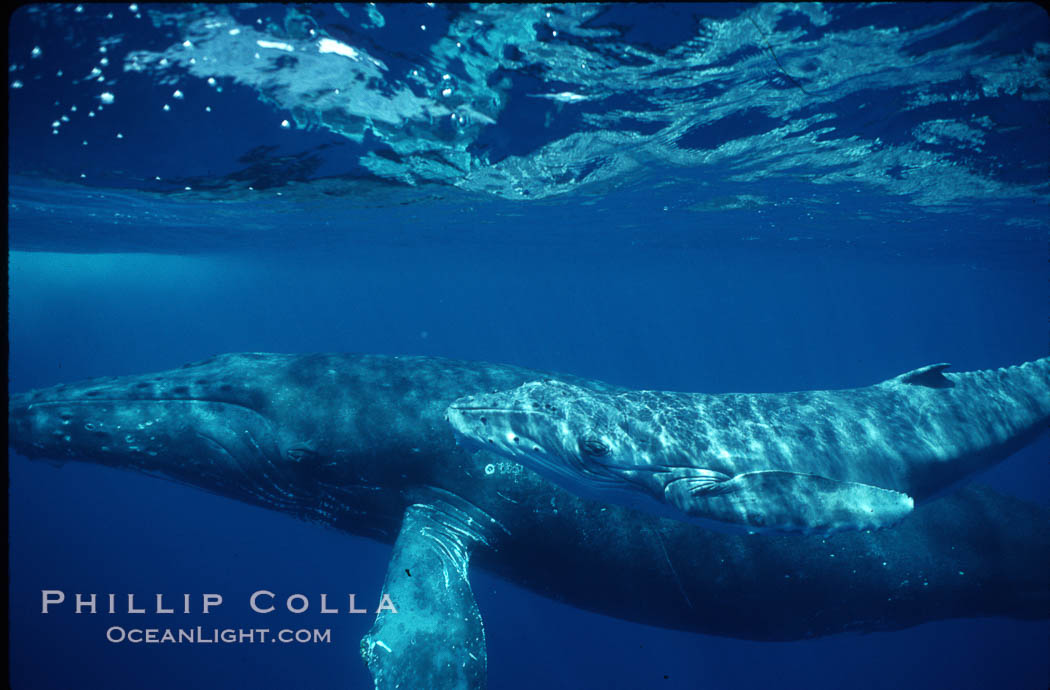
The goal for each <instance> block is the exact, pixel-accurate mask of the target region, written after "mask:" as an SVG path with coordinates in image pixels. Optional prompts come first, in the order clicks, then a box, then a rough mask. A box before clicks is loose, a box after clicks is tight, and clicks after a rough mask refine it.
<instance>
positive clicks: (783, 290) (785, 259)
mask: <svg viewBox="0 0 1050 690" xmlns="http://www.w3.org/2000/svg"><path fill="white" fill-rule="evenodd" d="M9 50H10V53H9V69H8V72H9V74H8V83H9V96H10V98H9V122H10V134H9V140H8V145H9V168H8V172H9V205H8V221H9V250H10V254H9V285H10V299H9V313H10V321H9V327H10V330H9V343H10V359H9V385H10V389H11V390H12V391H22V390H26V389H29V388H34V387H41V386H48V385H52V384H56V383H60V382H70V381H76V380H80V379H83V378H88V377H94V376H104V375H121V374H136V373H143V372H148V371H154V370H163V369H169V368H173V367H175V366H178V365H180V364H182V363H184V362H189V361H196V360H200V359H203V358H205V357H208V356H211V355H213V354H217V353H223V352H235V351H257V352H304V353H305V352H339V351H346V352H371V353H386V354H422V355H433V356H443V357H453V358H460V359H468V360H482V361H493V362H506V363H513V364H519V365H523V366H528V367H533V368H537V369H545V370H554V371H564V372H571V373H574V374H578V375H582V376H586V377H591V378H597V379H602V380H607V381H611V382H615V383H617V384H620V385H624V386H629V387H633V388H649V389H667V390H685V391H707V392H720V391H786V390H798V389H806V388H839V387H851V386H862V385H868V384H871V383H874V382H876V381H879V380H882V379H885V378H888V377H890V376H894V375H896V374H899V373H901V372H904V371H907V370H910V369H914V368H916V367H918V366H921V365H925V364H931V363H935V362H951V363H952V364H953V366H954V367H955V368H956V369H957V370H960V371H963V370H969V369H979V368H990V367H998V366H1004V365H1007V364H1013V363H1018V362H1021V361H1025V360H1030V359H1033V358H1036V357H1040V356H1044V355H1046V353H1047V347H1048V330H1047V329H1048V326H1047V324H1048V321H1050V303H1048V301H1047V279H1048V272H1047V260H1048V258H1050V256H1048V251H1047V247H1048V234H1047V230H1048V227H1050V218H1048V213H1047V201H1048V183H1047V178H1046V163H1047V160H1048V158H1050V132H1048V129H1047V124H1046V123H1047V117H1048V115H1050V88H1048V86H1050V84H1048V81H1047V76H1046V75H1047V73H1048V72H1047V68H1048V66H1050V21H1048V19H1047V16H1046V14H1045V13H1044V12H1043V11H1042V10H1041V9H1040V8H1038V7H1036V6H1034V5H1013V4H996V5H977V4H951V3H937V4H929V5H919V4H906V5H902V6H888V5H874V6H860V5H828V6H822V5H818V4H803V5H774V4H760V5H728V4H727V5H711V4H703V5H664V6H661V5H645V6H642V5H627V4H622V5H520V6H519V5H490V6H481V7H473V6H465V5H464V6H460V5H455V6H452V5H440V4H439V5H435V6H429V5H385V4H376V5H310V6H305V5H304V6H286V5H252V6H248V5H245V6H239V5H207V6H196V7H191V6H182V5H178V6H163V5H146V4H143V5H135V4H131V5H126V4H122V5H116V4H113V5H107V4H85V5H82V6H79V5H71V4H68V5H32V6H26V7H23V8H21V9H19V10H18V11H17V12H16V13H15V14H14V15H13V17H12V20H11V24H10V27H9ZM1048 450H1050V443H1048V442H1047V440H1046V439H1042V440H1040V441H1039V442H1037V443H1036V444H1034V445H1032V446H1030V447H1028V448H1026V449H1024V450H1023V451H1021V452H1019V453H1018V454H1016V455H1015V456H1014V457H1012V458H1011V459H1010V460H1008V461H1007V462H1005V463H1003V464H1002V465H1000V466H998V467H996V468H994V469H993V470H991V471H989V472H987V473H986V474H985V475H984V476H982V477H981V478H980V481H981V482H984V483H986V484H989V485H991V486H993V487H995V488H997V489H999V490H1001V491H1003V492H1006V493H1010V494H1013V495H1016V496H1019V497H1021V498H1023V499H1026V500H1029V501H1033V502H1037V503H1040V504H1044V505H1045V504H1046V503H1047V501H1048V500H1050V473H1048V471H1047V465H1046V458H1047V453H1048ZM9 499H10V504H9V505H10V507H9V511H10V525H11V526H10V533H9V539H10V552H9V553H10V564H11V566H10V567H11V580H10V604H11V619H10V633H11V642H10V644H11V658H12V664H11V681H12V685H13V686H14V687H18V688H23V687H25V688H30V687H31V688H68V687H83V688H93V687H111V688H124V687H127V688H140V687H151V688H175V687H180V688H182V687H187V686H192V687H200V688H220V687H228V686H230V685H232V684H244V685H246V686H256V687H267V688H269V687H275V688H276V687H282V688H299V687H302V688H316V687H329V686H339V687H349V688H366V687H371V681H370V679H369V676H368V673H367V669H366V668H365V666H364V664H363V663H362V662H361V659H360V656H359V653H358V641H359V640H360V638H361V636H362V635H363V634H364V633H365V631H366V630H367V629H368V627H369V626H370V625H371V623H372V620H371V619H372V617H371V616H352V615H339V616H327V617H324V618H323V619H322V618H320V617H319V616H313V617H308V618H309V619H308V620H307V618H305V617H304V616H299V617H296V616H292V615H290V614H285V615H283V616H280V615H277V614H275V615H274V617H273V619H272V620H270V621H268V623H270V624H271V625H272V627H276V626H277V625H278V624H282V625H283V624H285V623H288V624H289V625H292V624H294V625H297V626H298V625H300V624H304V621H306V622H305V624H306V625H309V626H323V627H330V628H331V629H332V642H331V644H318V645H276V646H265V647H263V646H260V645H212V646H207V645H195V646H189V645H129V644H112V643H109V642H107V641H106V639H105V634H104V632H105V629H106V628H107V627H108V626H109V625H111V624H112V621H118V622H120V623H122V624H123V623H127V622H129V619H132V618H133V616H127V615H124V616H119V615H118V616H114V617H107V616H104V615H96V616H90V615H80V616H76V615H72V614H68V613H54V614H48V615H46V616H45V615H42V614H41V612H40V590H42V589H61V590H64V591H66V592H69V593H72V592H134V593H138V594H140V595H141V596H142V597H149V596H151V595H152V594H153V593H156V592H169V593H176V594H178V593H183V592H190V593H201V592H219V593H222V594H223V595H224V597H226V598H227V600H228V601H230V602H234V601H240V600H242V599H244V598H245V597H246V596H247V594H248V593H250V592H252V591H255V590H257V589H260V588H266V589H269V590H272V591H274V592H280V593H283V594H290V593H294V592H302V593H306V594H309V595H311V596H313V595H315V594H316V595H319V594H320V593H323V592H338V593H341V592H347V591H353V592H359V593H361V599H365V600H368V599H370V598H371V597H372V593H375V592H378V591H379V590H380V587H381V585H382V581H383V576H384V573H385V570H386V562H387V558H388V557H389V553H390V547H389V546H388V545H384V544H379V543H375V542H372V541H368V540H365V539H363V538H359V537H353V536H349V535H346V534H342V533H338V532H335V531H333V530H327V529H323V528H320V527H317V526H316V525H310V524H306V523H301V522H298V521H296V520H294V519H292V518H290V517H286V516H283V515H281V514H279V513H276V512H269V511H266V510H263V509H261V508H256V507H252V506H248V505H244V504H241V503H237V502H234V501H232V500H230V499H226V498H222V497H219V496H213V495H210V494H207V493H204V492H201V491H199V490H196V489H194V488H192V487H186V486H181V485H177V484H174V483H169V482H164V481H161V480H159V479H156V478H152V477H146V476H142V475H136V474H132V473H125V472H120V471H116V470H112V469H107V468H103V467H99V466H95V465H89V464H81V463H76V462H70V463H66V464H64V465H62V466H57V465H53V464H49V463H45V462H37V461H34V462H30V461H29V460H27V459H25V458H23V457H21V456H18V455H16V454H13V453H12V454H11V456H10V492H9ZM990 557H992V555H990ZM557 565H558V564H555V563H552V564H549V567H551V568H556V567H557ZM472 579H473V582H474V590H475V593H476V596H477V598H478V603H479V606H480V608H481V611H482V614H483V616H484V619H485V622H486V633H487V637H488V649H489V685H490V687H492V688H533V687H549V688H624V689H628V688H650V687H653V688H759V687H762V688H765V687H770V686H777V687H808V688H829V689H830V688H842V687H854V688H902V687H903V688H913V687H914V688H926V687H931V688H987V687H1009V688H1042V687H1045V686H1046V685H1047V681H1048V673H1050V661H1048V655H1047V648H1046V640H1047V635H1048V633H1050V626H1048V625H1047V623H1046V622H1045V620H1044V621H1040V622H1023V621H1014V620H1003V619H953V620H946V621H936V622H930V623H926V624H924V625H920V626H917V627H915V628H911V629H907V630H902V631H897V632H887V633H872V634H845V635H838V636H832V637H826V638H820V639H815V640H808V641H803V642H792V643H761V642H751V641H744V640H732V639H726V638H719V637H712V636H705V635H699V634H693V633H685V632H678V631H670V630H663V629H659V628H654V627H650V626H644V625H639V624H636V623H631V622H628V621H622V620H619V619H615V618H609V617H605V616H600V615H597V614H594V613H590V612H586V611H582V610H579V609H576V608H573V607H571V606H568V605H565V604H561V603H557V602H553V601H550V600H548V599H545V598H542V597H540V596H538V595H536V594H533V593H531V592H528V591H525V590H523V589H520V588H517V587H515V586H513V585H510V584H508V583H505V582H503V581H501V580H499V579H497V578H495V577H492V576H490V575H488V574H486V573H484V572H476V573H475V574H474V575H473V578H472ZM1047 586H1048V588H1050V582H1048V585H1047ZM594 587H595V588H601V587H602V582H601V573H595V581H594ZM241 611H242V609H241V608H240V607H237V608H235V607H234V606H233V605H228V606H226V607H224V608H223V609H221V610H220V611H219V612H216V613H213V614H209V615H207V616H204V615H202V614H199V613H198V614H191V615H188V616H187V617H186V620H187V621H189V624H190V625H207V626H219V627H222V626H246V625H251V624H255V623H257V621H255V620H245V616H243V615H241ZM131 622H134V621H131ZM182 622H183V623H185V622H186V621H182ZM761 625H762V622H761V621H755V626H756V628H760V627H761Z"/></svg>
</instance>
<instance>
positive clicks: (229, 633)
mask: <svg viewBox="0 0 1050 690" xmlns="http://www.w3.org/2000/svg"><path fill="white" fill-rule="evenodd" d="M106 639H107V640H109V641H110V642H113V643H116V644H119V643H131V644H258V643H265V642H281V643H284V644H329V643H330V642H331V641H332V631H331V630H330V629H328V628H324V629H317V628H312V629H308V628H300V629H298V630H288V629H282V630H277V631H271V630H270V629H269V628H221V629H220V628H204V627H202V626H197V627H195V628H123V627H121V626H119V625H114V626H113V627H111V628H109V629H108V630H106Z"/></svg>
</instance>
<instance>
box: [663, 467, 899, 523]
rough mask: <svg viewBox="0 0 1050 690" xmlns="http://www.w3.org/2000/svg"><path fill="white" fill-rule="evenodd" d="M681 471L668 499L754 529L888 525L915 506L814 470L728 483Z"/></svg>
mask: <svg viewBox="0 0 1050 690" xmlns="http://www.w3.org/2000/svg"><path fill="white" fill-rule="evenodd" d="M692 472H700V473H703V474H700V475H694V474H689V473H692ZM678 474H679V473H676V475H678ZM680 474H681V476H675V477H674V479H672V481H670V482H668V483H667V484H666V485H665V487H664V498H665V499H666V500H667V502H668V503H670V504H671V505H673V506H675V507H676V508H677V509H678V510H681V511H682V512H683V513H685V514H686V515H689V516H691V517H699V518H707V519H711V520H719V521H722V522H728V523H734V524H738V525H741V526H744V527H748V528H752V529H767V530H769V529H771V530H783V531H803V532H834V531H838V530H844V529H871V528H878V527H886V526H889V525H892V524H894V523H896V522H897V521H899V520H900V519H902V518H903V517H904V516H905V515H907V514H908V513H909V512H911V510H912V508H913V507H914V501H912V498H911V496H908V495H907V494H904V493H901V492H899V491H893V490H891V489H883V488H880V487H877V486H872V485H870V484H861V483H858V482H844V481H839V480H836V479H829V478H827V477H821V476H818V475H813V474H800V473H797V472H783V471H777V470H767V471H757V472H745V473H744V474H738V475H736V476H735V477H727V478H725V479H724V480H723V481H718V480H717V479H712V478H711V477H710V476H708V475H709V474H710V472H709V471H707V470H688V471H686V472H681V473H680ZM713 474H714V475H718V473H717V472H716V473H713ZM721 476H723V477H725V475H721Z"/></svg>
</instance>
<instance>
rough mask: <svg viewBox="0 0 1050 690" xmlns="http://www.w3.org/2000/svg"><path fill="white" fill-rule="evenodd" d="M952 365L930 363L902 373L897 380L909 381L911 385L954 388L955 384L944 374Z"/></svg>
mask: <svg viewBox="0 0 1050 690" xmlns="http://www.w3.org/2000/svg"><path fill="white" fill-rule="evenodd" d="M950 366H951V364H930V365H927V366H925V367H919V368H918V369H915V370H913V371H909V372H907V373H904V374H901V375H900V376H898V377H897V378H896V379H895V380H896V381H900V382H901V383H907V384H908V385H911V386H925V387H926V388H952V387H954V386H955V384H954V383H952V382H951V380H950V379H948V378H947V377H946V376H945V375H944V370H945V369H947V368H948V367H950Z"/></svg>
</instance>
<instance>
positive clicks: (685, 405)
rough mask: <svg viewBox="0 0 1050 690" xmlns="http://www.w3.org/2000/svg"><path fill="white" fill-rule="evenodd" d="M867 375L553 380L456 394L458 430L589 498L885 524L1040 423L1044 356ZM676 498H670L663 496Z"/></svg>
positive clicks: (816, 524) (698, 514) (753, 524)
mask: <svg viewBox="0 0 1050 690" xmlns="http://www.w3.org/2000/svg"><path fill="white" fill-rule="evenodd" d="M947 367H948V365H947V364H935V365H931V366H927V367H923V368H921V369H917V370H915V371H910V372H908V373H905V374H901V375H900V376H897V377H896V378H893V379H890V380H888V381H884V382H882V383H879V384H877V385H874V386H869V387H867V388H859V389H853V390H830V391H805V392H796V393H766V394H724V395H704V394H700V393H669V392H660V391H627V392H610V391H598V390H594V389H592V388H588V387H586V386H580V385H577V384H572V383H567V382H565V381H559V380H547V381H532V382H529V383H526V384H523V385H522V386H520V387H518V388H516V389H514V390H509V391H504V392H499V393H491V394H482V395H470V396H465V397H463V398H461V399H459V400H457V401H455V402H454V403H452V405H451V406H450V407H449V410H448V418H449V421H450V423H451V424H452V427H453V428H454V429H455V431H456V432H457V433H458V434H460V435H461V436H462V437H464V438H465V439H467V440H469V441H472V442H474V443H475V444H480V445H482V446H484V447H486V448H491V449H492V450H495V451H497V452H498V453H500V454H502V455H504V456H506V457H508V458H511V459H513V460H517V461H520V462H521V463H523V464H524V465H526V466H527V467H529V468H530V469H534V470H536V471H537V472H539V473H540V474H542V475H544V476H545V477H548V478H549V479H551V480H552V481H554V482H556V483H558V484H560V485H561V486H562V487H563V488H565V489H568V490H569V491H572V492H573V493H576V494H579V495H581V496H585V497H589V498H593V499H595V500H609V501H615V502H620V503H623V504H624V505H627V506H630V507H638V508H641V509H650V510H652V511H653V512H656V513H657V514H660V515H666V516H669V517H677V518H679V519H682V520H690V519H696V521H698V522H702V521H705V520H713V521H716V522H718V523H723V524H725V523H728V524H731V525H737V526H740V527H742V528H746V529H749V530H783V531H803V532H820V533H825V534H826V533H829V532H834V531H837V530H843V529H871V528H879V527H885V526H887V525H891V524H895V523H896V522H898V521H899V520H901V519H902V518H903V517H904V516H905V515H907V514H908V513H910V512H911V510H912V508H913V506H914V501H915V500H916V499H918V500H922V499H924V498H928V497H930V496H933V495H936V494H938V493H941V492H943V491H944V490H945V489H947V488H948V487H950V486H951V485H954V484H956V483H958V482H959V481H960V480H962V479H964V478H966V477H967V476H969V475H971V474H973V473H975V472H977V471H979V470H983V469H986V468H987V467H989V466H991V465H993V464H995V463H997V462H1000V461H1001V460H1003V459H1005V458H1006V457H1007V456H1009V455H1010V454H1011V453H1013V452H1014V451H1016V450H1017V449H1019V448H1020V447H1022V446H1023V445H1025V444H1027V443H1028V442H1030V441H1032V440H1033V439H1034V438H1035V437H1036V436H1037V435H1038V434H1040V433H1041V432H1043V431H1045V430H1046V429H1047V425H1048V423H1050V358H1044V359H1040V360H1037V361H1034V362H1028V363H1026V364H1022V365H1020V366H1015V367H1008V368H1005V369H996V370H994V371H974V372H968V373H963V374H953V373H946V372H945V369H946V368H947ZM669 507H671V508H673V509H674V510H667V508H669Z"/></svg>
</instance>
